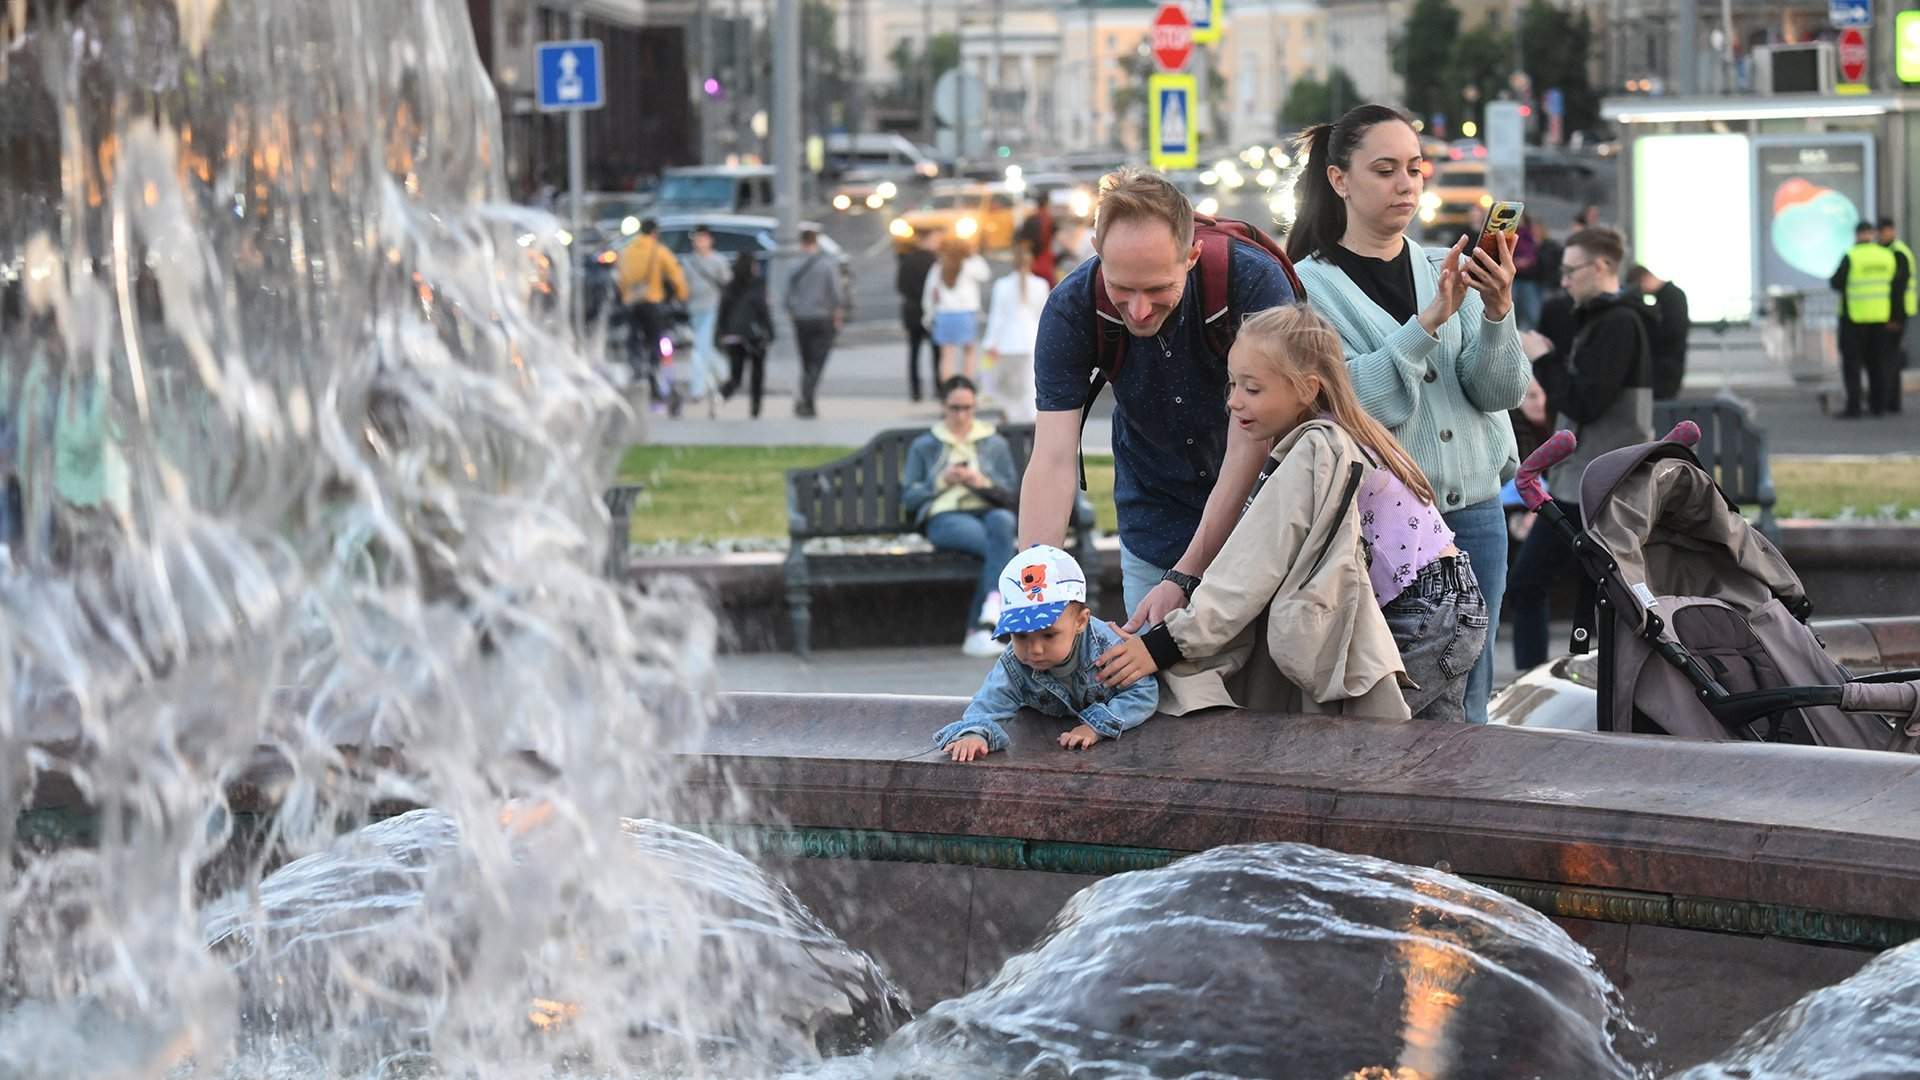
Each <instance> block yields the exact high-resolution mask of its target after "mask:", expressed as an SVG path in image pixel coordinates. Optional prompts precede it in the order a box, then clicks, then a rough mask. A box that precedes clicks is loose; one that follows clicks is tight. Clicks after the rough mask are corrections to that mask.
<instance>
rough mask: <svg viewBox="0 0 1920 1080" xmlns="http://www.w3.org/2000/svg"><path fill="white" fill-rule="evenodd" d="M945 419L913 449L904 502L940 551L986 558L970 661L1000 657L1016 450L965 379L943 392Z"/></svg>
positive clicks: (968, 645) (971, 610) (970, 610)
mask: <svg viewBox="0 0 1920 1080" xmlns="http://www.w3.org/2000/svg"><path fill="white" fill-rule="evenodd" d="M940 402H941V409H942V415H941V417H940V420H939V422H938V423H936V424H934V425H933V430H931V431H929V432H927V433H926V434H925V435H922V436H920V437H919V438H918V439H915V440H914V441H913V445H912V446H910V447H908V448H907V463H906V466H905V468H904V469H903V470H902V472H901V476H900V483H901V492H900V502H901V504H902V506H904V507H905V508H906V511H907V513H909V514H912V515H913V521H914V524H915V525H917V526H918V527H919V528H920V529H921V531H923V532H925V533H926V534H927V539H928V540H929V541H931V542H932V543H933V546H934V547H936V548H939V549H940V550H942V551H964V552H966V553H967V554H969V555H977V556H979V558H980V580H979V582H978V583H977V584H976V585H975V586H974V590H973V599H972V600H971V601H969V602H968V604H967V634H966V638H965V639H964V641H963V642H962V644H961V646H960V647H961V649H962V650H963V651H965V652H966V654H967V655H968V656H994V655H997V654H998V653H999V652H1000V646H998V645H996V644H994V641H993V626H994V623H995V622H996V621H997V620H998V618H999V615H1000V612H999V610H998V603H999V599H1000V590H999V588H998V582H997V581H996V580H995V578H996V577H997V576H998V575H999V573H1000V568H1001V567H1003V566H1005V565H1006V564H1007V560H1009V559H1011V558H1013V541H1014V535H1015V533H1016V531H1017V530H1018V527H1019V519H1018V517H1017V516H1016V515H1015V514H1014V509H1015V508H1016V507H1018V506H1019V505H1020V497H1019V495H1018V493H1017V489H1018V487H1019V483H1020V481H1019V474H1018V473H1016V472H1015V471H1014V468H1013V450H1012V448H1010V447H1009V446H1007V440H1006V439H1004V438H1002V437H1001V436H1000V435H999V434H998V433H997V432H996V431H995V430H994V427H993V425H992V424H989V423H986V422H985V421H983V420H979V419H976V418H975V417H974V415H973V413H974V408H975V406H976V405H977V404H978V402H979V390H978V388H977V387H975V386H974V385H973V380H971V379H969V378H967V377H966V376H965V375H955V376H953V377H952V378H950V379H948V380H947V381H946V382H943V383H941V384H940Z"/></svg>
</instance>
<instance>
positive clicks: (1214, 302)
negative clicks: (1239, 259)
mask: <svg viewBox="0 0 1920 1080" xmlns="http://www.w3.org/2000/svg"><path fill="white" fill-rule="evenodd" d="M1193 236H1194V239H1195V240H1196V241H1198V242H1199V244H1200V310H1201V314H1202V318H1203V319H1204V320H1205V324H1206V329H1205V334H1206V341H1207V348H1208V349H1209V350H1211V351H1212V353H1213V355H1214V356H1216V357H1218V358H1219V359H1220V361H1221V362H1222V363H1225V362H1226V359H1227V353H1228V352H1230V351H1231V350H1232V349H1233V339H1234V338H1235V337H1237V336H1238V335H1239V333H1240V320H1241V318H1242V317H1244V315H1245V314H1246V313H1245V312H1242V313H1240V314H1238V315H1236V314H1234V313H1233V312H1232V311H1230V310H1229V309H1230V308H1231V307H1232V304H1233V242H1234V241H1235V240H1238V241H1240V242H1241V243H1244V244H1247V245H1249V246H1251V247H1255V248H1258V249H1260V251H1262V252H1263V253H1265V254H1266V256H1267V257H1268V258H1270V259H1272V260H1273V261H1274V262H1277V263H1279V264H1280V270H1281V272H1282V273H1284V274H1286V275H1287V284H1288V285H1290V286H1292V287H1293V295H1294V299H1295V301H1296V302H1305V300H1306V298H1307V290H1306V286H1304V285H1302V284H1301V283H1300V275H1299V274H1298V273H1296V272H1294V269H1293V260H1291V259H1289V258H1287V253H1286V250H1285V249H1284V248H1282V247H1281V246H1280V244H1279V242H1278V241H1276V240H1274V238H1273V237H1271V236H1268V235H1267V234H1266V233H1265V232H1264V231H1262V230H1261V229H1260V227H1259V226H1257V225H1250V224H1248V223H1247V222H1244V221H1237V220H1235V219H1233V218H1211V217H1207V216H1206V215H1205V214H1195V215H1194V218H1193Z"/></svg>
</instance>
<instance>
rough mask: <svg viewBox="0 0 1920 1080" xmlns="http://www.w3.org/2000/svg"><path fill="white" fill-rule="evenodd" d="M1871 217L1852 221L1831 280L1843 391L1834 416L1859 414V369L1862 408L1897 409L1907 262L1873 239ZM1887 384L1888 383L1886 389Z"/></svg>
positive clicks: (1875, 410) (1882, 411) (1874, 412)
mask: <svg viewBox="0 0 1920 1080" xmlns="http://www.w3.org/2000/svg"><path fill="white" fill-rule="evenodd" d="M1873 231H1874V230H1873V222H1871V221H1867V220H1864V219H1863V220H1862V221H1861V222H1860V223H1859V224H1857V225H1855V226H1854V230H1853V247H1851V248H1849V249H1848V250H1847V255H1846V258H1844V259H1842V260H1841V262H1840V268H1839V269H1838V270H1835V271H1834V272H1833V277H1832V279H1831V284H1832V285H1833V287H1834V288H1835V289H1837V290H1839V292H1840V293H1841V295H1842V296H1843V297H1844V301H1843V303H1842V305H1841V313H1842V314H1843V315H1844V318H1843V319H1842V321H1841V324H1840V378H1841V381H1842V383H1843V384H1844V388H1845V390H1846V396H1847V405H1846V409H1845V410H1844V411H1842V412H1841V413H1839V414H1838V415H1839V416H1840V417H1841V419H1848V420H1850V419H1853V418H1856V417H1858V416H1860V415H1861V409H1860V374H1861V372H1862V371H1863V370H1864V371H1865V372H1866V376H1867V397H1866V404H1867V408H1866V411H1867V412H1869V413H1871V414H1872V415H1874V416H1880V415H1883V414H1885V413H1887V412H1888V411H1898V409H1899V408H1900V399H1899V375H1900V372H1899V370H1898V368H1897V367H1895V364H1897V363H1898V352H1897V349H1898V343H1899V340H1900V332H1901V330H1903V329H1904V328H1905V326H1906V321H1907V306H1906V292H1907V279H1908V278H1909V277H1910V276H1911V275H1910V273H1909V272H1908V265H1909V264H1908V262H1907V261H1906V260H1905V259H1902V258H1901V257H1900V256H1898V255H1896V254H1895V253H1894V252H1893V251H1892V250H1891V249H1889V248H1885V247H1882V246H1880V245H1879V244H1877V243H1875V242H1874V236H1873ZM1889 383H1891V384H1892V387H1891V388H1889V385H1888V384H1889Z"/></svg>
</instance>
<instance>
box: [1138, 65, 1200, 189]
mask: <svg viewBox="0 0 1920 1080" xmlns="http://www.w3.org/2000/svg"><path fill="white" fill-rule="evenodd" d="M1198 91H1199V87H1198V85H1197V80H1196V79H1195V78H1194V77H1193V76H1192V75H1168V74H1165V73H1161V74H1156V75H1152V76H1149V77H1148V79H1147V159H1148V161H1149V163H1150V164H1152V165H1153V167H1154V168H1156V169H1159V170H1161V171H1163V172H1164V171H1166V170H1168V169H1191V168H1194V167H1196V166H1198V165H1199V164H1200V139H1199V137H1198V133H1197V132H1196V131H1194V127H1193V121H1194V116H1193V105H1194V99H1195V98H1196V97H1198V96H1199V93H1198Z"/></svg>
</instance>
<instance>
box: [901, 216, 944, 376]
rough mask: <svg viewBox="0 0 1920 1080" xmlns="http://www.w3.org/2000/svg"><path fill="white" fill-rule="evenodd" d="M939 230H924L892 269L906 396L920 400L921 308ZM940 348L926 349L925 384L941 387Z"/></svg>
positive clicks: (924, 332) (924, 316)
mask: <svg viewBox="0 0 1920 1080" xmlns="http://www.w3.org/2000/svg"><path fill="white" fill-rule="evenodd" d="M939 239H940V230H938V229H927V230H925V231H923V232H921V233H920V234H919V235H918V236H916V237H914V242H913V246H912V247H910V248H908V249H907V250H905V251H903V252H901V253H900V255H899V258H898V260H897V262H896V265H895V267H894V276H893V289H894V291H895V292H897V293H899V294H900V325H902V326H904V327H906V330H907V396H908V397H909V398H910V399H912V400H914V401H919V400H920V347H921V346H923V345H926V344H928V342H929V340H930V337H929V335H928V333H927V311H926V309H925V308H923V307H921V306H920V301H921V297H922V295H923V294H924V293H925V292H926V288H927V275H928V274H930V273H932V272H933V268H934V266H935V265H936V264H937V263H939V261H940V256H939V255H938V254H937V253H936V252H935V250H934V249H935V247H936V245H937V243H938V241H939ZM939 366H940V347H939V346H938V345H935V346H933V347H932V348H930V349H928V350H927V382H928V383H929V385H930V386H931V387H932V389H934V390H938V389H939V388H940V375H939Z"/></svg>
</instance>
